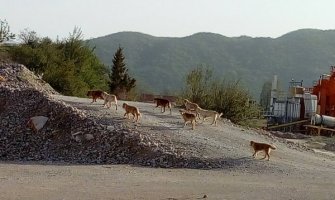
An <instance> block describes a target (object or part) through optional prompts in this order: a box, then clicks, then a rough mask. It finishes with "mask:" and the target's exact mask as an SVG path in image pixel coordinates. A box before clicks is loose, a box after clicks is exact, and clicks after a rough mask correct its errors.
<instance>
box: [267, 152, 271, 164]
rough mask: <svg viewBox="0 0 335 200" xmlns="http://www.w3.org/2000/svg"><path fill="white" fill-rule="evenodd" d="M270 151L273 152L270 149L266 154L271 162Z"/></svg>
mask: <svg viewBox="0 0 335 200" xmlns="http://www.w3.org/2000/svg"><path fill="white" fill-rule="evenodd" d="M270 151H271V149H269V150H268V151H267V152H266V155H267V156H268V161H269V160H270Z"/></svg>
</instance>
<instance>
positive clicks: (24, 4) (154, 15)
mask: <svg viewBox="0 0 335 200" xmlns="http://www.w3.org/2000/svg"><path fill="white" fill-rule="evenodd" d="M0 5H1V7H0V19H2V20H3V19H6V20H7V22H8V23H9V25H10V27H11V30H12V32H14V33H16V34H17V33H19V32H20V31H22V30H23V29H25V28H29V29H30V30H34V31H36V32H37V33H38V35H39V36H43V37H44V36H48V37H51V38H52V39H55V38H56V37H57V36H59V38H60V39H62V38H65V37H67V36H68V35H69V33H70V32H72V30H73V29H74V27H75V26H77V27H80V28H81V30H82V31H83V34H84V37H85V39H88V38H95V37H100V36H104V35H108V34H111V33H116V32H120V31H136V32H142V33H147V34H150V35H154V36H168V37H184V36H188V35H191V34H194V33H197V32H213V33H218V34H221V35H225V36H228V37H232V36H241V35H248V36H252V37H279V36H281V35H283V34H285V33H288V32H290V31H294V30H297V29H302V28H317V29H323V30H327V29H335V20H334V19H335V14H334V8H335V1H334V0H0Z"/></svg>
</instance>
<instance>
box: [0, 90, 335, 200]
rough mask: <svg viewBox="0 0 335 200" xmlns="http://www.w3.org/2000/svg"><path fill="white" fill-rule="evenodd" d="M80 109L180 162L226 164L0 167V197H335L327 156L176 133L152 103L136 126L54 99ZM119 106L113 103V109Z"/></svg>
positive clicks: (233, 131) (334, 171)
mask: <svg viewBox="0 0 335 200" xmlns="http://www.w3.org/2000/svg"><path fill="white" fill-rule="evenodd" d="M55 98H57V99H61V100H64V101H65V102H67V103H69V104H71V105H73V106H75V107H77V108H79V109H83V110H86V112H87V115H88V116H89V117H93V118H96V119H97V121H98V122H99V123H102V124H105V125H106V126H108V125H110V124H113V123H116V122H118V123H122V124H123V125H124V126H127V127H131V128H136V129H138V130H139V131H140V132H143V133H146V134H150V136H151V137H155V138H156V139H159V140H162V141H164V142H165V143H166V145H170V146H172V147H173V148H175V149H177V150H179V151H181V152H183V153H184V154H185V156H186V157H205V158H208V159H210V160H220V161H223V162H224V163H226V167H223V168H222V169H211V170H197V169H160V168H145V167H139V166H128V165H62V164H54V163H52V164H51V163H0V199H201V198H203V197H204V195H206V196H207V199H335V190H334V188H335V158H334V157H332V156H325V155H322V154H317V153H313V152H312V151H308V150H304V149H303V148H299V147H297V146H296V145H292V144H290V143H286V142H283V141H282V140H280V139H276V138H274V139H273V138H270V137H268V136H266V135H260V134H259V133H256V132H255V131H253V130H247V129H244V128H241V127H238V126H234V125H232V124H230V123H224V122H223V121H219V123H218V126H211V125H210V122H209V121H205V122H204V123H199V124H198V125H197V127H196V130H194V131H193V130H191V129H190V127H185V128H182V120H181V118H180V116H179V114H178V112H177V111H178V110H177V109H174V110H173V112H172V115H169V114H168V112H166V113H160V112H159V109H156V110H155V111H154V110H153V104H147V103H138V102H129V104H132V105H136V106H138V107H139V108H140V111H141V112H142V115H143V117H142V118H141V119H140V122H139V123H137V124H136V123H133V122H132V121H130V120H126V119H123V114H124V111H123V109H122V108H121V106H119V109H118V110H117V111H115V109H114V108H112V109H106V108H103V107H102V101H99V102H98V103H95V104H90V100H89V99H84V98H74V97H64V96H55ZM121 104H122V102H119V105H121ZM250 140H255V141H260V142H267V143H273V144H275V145H276V146H277V150H275V151H273V152H272V154H271V155H272V157H271V160H270V161H265V160H260V158H261V156H260V157H259V158H258V159H252V157H251V154H252V152H251V150H250V147H249V141H250Z"/></svg>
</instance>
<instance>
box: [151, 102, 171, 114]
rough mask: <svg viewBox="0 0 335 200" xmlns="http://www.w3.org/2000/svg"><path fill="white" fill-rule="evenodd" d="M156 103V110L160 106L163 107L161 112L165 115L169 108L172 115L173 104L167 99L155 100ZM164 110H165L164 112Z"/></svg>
mask: <svg viewBox="0 0 335 200" xmlns="http://www.w3.org/2000/svg"><path fill="white" fill-rule="evenodd" d="M154 102H156V108H157V107H158V106H160V107H161V112H162V113H164V112H165V107H168V108H169V109H170V115H171V114H172V111H171V103H170V101H169V100H167V99H161V98H154ZM163 109H164V110H163Z"/></svg>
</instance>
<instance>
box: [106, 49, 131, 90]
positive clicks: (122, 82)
mask: <svg viewBox="0 0 335 200" xmlns="http://www.w3.org/2000/svg"><path fill="white" fill-rule="evenodd" d="M122 51H123V49H122V48H121V47H119V48H118V49H117V51H116V53H115V54H114V58H113V66H112V70H111V73H110V74H109V79H110V81H109V90H110V92H111V93H112V94H116V95H117V96H120V95H124V94H126V93H128V92H129V91H130V90H131V89H132V88H134V87H135V82H136V80H135V79H134V78H131V77H130V76H129V75H128V69H127V68H126V64H125V62H124V59H125V57H124V55H123V52H122Z"/></svg>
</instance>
